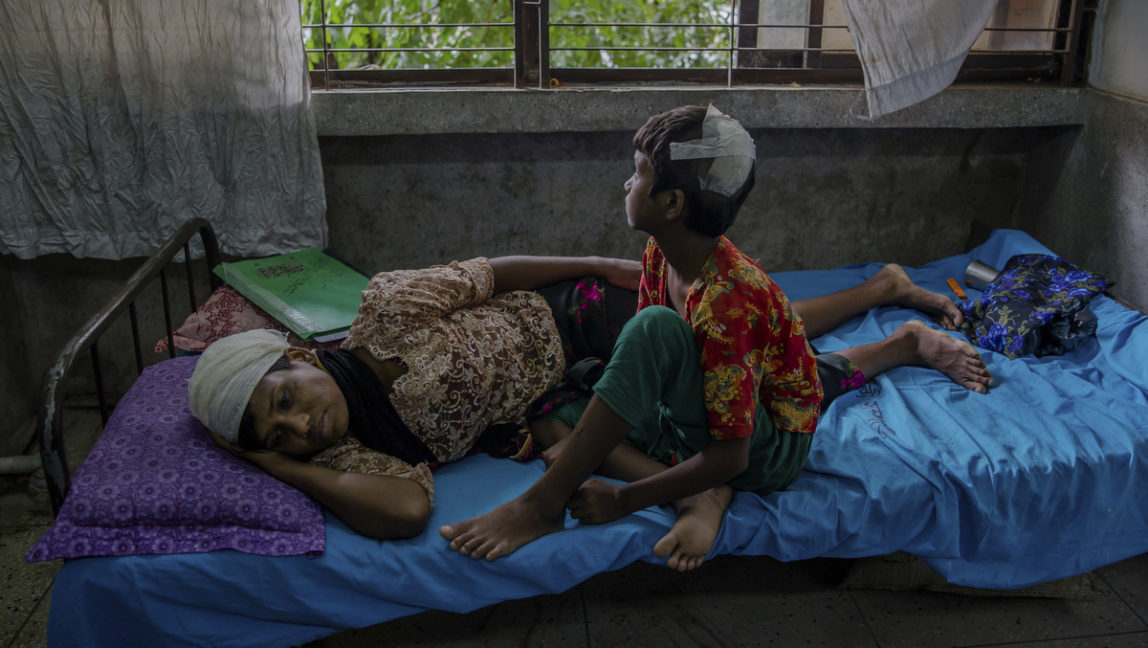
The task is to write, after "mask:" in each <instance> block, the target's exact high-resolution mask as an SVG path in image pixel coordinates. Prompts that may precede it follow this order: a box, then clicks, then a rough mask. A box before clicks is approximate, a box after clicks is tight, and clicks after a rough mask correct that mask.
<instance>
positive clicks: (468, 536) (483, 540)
mask: <svg viewBox="0 0 1148 648" xmlns="http://www.w3.org/2000/svg"><path fill="white" fill-rule="evenodd" d="M565 517H566V513H565V511H564V510H562V511H561V512H560V513H559V515H558V516H557V517H554V518H548V517H546V516H544V515H543V514H542V513H541V511H540V510H539V507H537V506H534V505H533V504H532V502H531V501H529V500H527V499H526V498H524V497H521V496H520V497H518V498H516V499H513V500H511V501H509V502H507V503H505V504H503V505H502V506H499V507H498V508H496V509H494V510H493V511H491V512H490V513H487V514H486V515H480V516H478V517H473V518H470V519H469V520H466V521H465V522H460V523H458V524H448V525H444V526H442V527H440V528H439V530H438V532H439V534H440V535H442V537H443V538H446V539H447V540H449V541H450V548H451V549H453V550H455V551H457V552H459V553H460V554H462V555H464V556H470V557H471V558H486V559H487V560H494V559H495V558H498V557H500V556H505V555H507V554H510V553H513V552H514V551H515V550H516V549H518V548H519V547H521V546H523V545H525V544H528V543H530V542H533V541H534V540H537V539H538V538H541V537H542V536H544V535H548V534H550V533H554V532H555V531H561V530H562V522H563V520H564V519H565Z"/></svg>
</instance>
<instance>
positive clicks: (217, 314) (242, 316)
mask: <svg viewBox="0 0 1148 648" xmlns="http://www.w3.org/2000/svg"><path fill="white" fill-rule="evenodd" d="M261 328H266V329H273V330H276V331H283V332H285V333H287V341H288V342H289V343H290V344H291V345H292V346H298V347H304V348H308V349H337V348H339V344H340V343H339V342H328V343H326V344H320V343H318V342H308V341H305V340H303V339H302V338H300V337H299V336H298V335H295V334H294V333H291V332H290V331H288V330H287V327H286V326H283V325H282V324H280V323H279V322H278V321H277V320H276V319H275V318H274V317H271V316H270V315H268V314H267V311H265V310H263V309H262V308H259V307H258V306H256V305H255V304H253V303H251V301H250V300H248V299H247V298H246V297H244V296H243V295H241V294H239V291H237V290H236V289H234V288H232V287H231V286H229V285H227V284H224V285H223V286H220V287H219V288H218V289H216V291H215V292H213V293H211V297H209V298H208V299H207V301H205V302H203V305H202V306H200V307H199V310H197V311H195V312H194V313H192V314H191V315H188V316H187V319H185V320H184V321H183V325H182V326H180V327H179V328H178V329H176V330H175V331H174V332H173V333H172V338H173V339H174V340H175V348H177V349H180V350H183V351H190V352H194V353H197V352H200V351H203V350H204V349H206V348H207V347H208V346H210V345H211V343H213V342H215V341H216V340H218V339H220V338H224V337H227V336H228V335H232V334H234V333H242V332H243V331H250V330H253V329H261ZM165 351H167V338H166V337H164V338H161V339H160V340H159V341H158V342H156V344H155V352H156V353H163V352H165Z"/></svg>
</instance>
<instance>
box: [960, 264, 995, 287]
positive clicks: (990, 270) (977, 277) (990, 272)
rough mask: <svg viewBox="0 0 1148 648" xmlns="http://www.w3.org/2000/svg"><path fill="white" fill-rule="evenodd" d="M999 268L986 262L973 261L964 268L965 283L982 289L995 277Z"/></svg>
mask: <svg viewBox="0 0 1148 648" xmlns="http://www.w3.org/2000/svg"><path fill="white" fill-rule="evenodd" d="M998 274H1000V270H997V269H996V268H994V267H992V266H991V265H989V264H987V263H981V262H980V261H973V262H972V263H970V264H969V267H967V268H965V285H966V286H969V287H970V288H977V289H983V288H984V287H985V286H986V285H987V284H988V283H989V282H991V281H992V280H993V279H996V278H997V275H998Z"/></svg>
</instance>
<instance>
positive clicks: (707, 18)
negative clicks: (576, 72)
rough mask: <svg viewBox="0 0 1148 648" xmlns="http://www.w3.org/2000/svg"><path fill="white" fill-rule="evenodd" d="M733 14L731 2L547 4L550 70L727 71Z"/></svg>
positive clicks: (580, 0) (555, 0)
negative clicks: (722, 69)
mask: <svg viewBox="0 0 1148 648" xmlns="http://www.w3.org/2000/svg"><path fill="white" fill-rule="evenodd" d="M732 8H733V3H731V2H729V0H721V1H715V0H685V1H683V2H648V1H646V0H625V1H623V2H618V1H609V0H598V1H594V0H589V1H587V0H577V1H576V0H551V2H550V23H551V26H550V49H551V54H550V65H551V67H566V68H629V67H634V68H678V69H681V68H712V67H725V66H726V65H728V64H729V57H730V54H729V48H730V47H731V42H732V41H731V33H730V32H731V31H732V30H731V27H730V11H731V10H732Z"/></svg>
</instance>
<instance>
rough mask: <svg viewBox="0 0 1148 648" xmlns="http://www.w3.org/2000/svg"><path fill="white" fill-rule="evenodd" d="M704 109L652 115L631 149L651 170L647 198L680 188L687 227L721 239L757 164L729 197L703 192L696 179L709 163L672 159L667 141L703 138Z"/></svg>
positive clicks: (744, 193)
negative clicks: (683, 195) (684, 199)
mask: <svg viewBox="0 0 1148 648" xmlns="http://www.w3.org/2000/svg"><path fill="white" fill-rule="evenodd" d="M707 110H708V109H707V108H706V107H705V106H681V107H680V108H674V109H673V110H668V111H666V112H664V113H661V114H660V115H654V116H653V117H650V118H649V119H648V120H646V123H645V124H644V125H643V126H642V127H641V128H639V129H638V132H637V133H634V141H633V144H634V148H635V149H636V150H638V151H641V152H642V153H643V154H644V155H645V156H646V157H647V158H649V160H650V166H652V167H653V169H654V178H655V180H654V186H653V187H652V188H651V189H650V196H651V197H652V196H653V195H654V194H656V193H658V192H659V191H665V190H667V189H680V190H681V191H682V193H684V194H685V196H686V207H687V209H688V210H689V211H688V216H687V220H686V225H687V226H688V227H689V228H690V229H692V230H694V231H695V232H697V233H699V234H702V235H705V236H720V235H722V234H725V232H726V230H728V229H729V228H730V226H731V225H733V221H734V219H736V218H737V211H738V210H739V209H741V205H742V203H744V202H745V199H746V196H748V195H749V192H750V190H751V189H753V181H754V171H755V170H756V168H757V165H756V163H755V164H754V166H752V167H750V171H749V176H748V177H747V178H746V179H745V183H744V184H742V186H741V187H740V188H738V190H737V191H736V192H734V194H733V195H732V196H723V195H721V194H719V193H716V192H713V191H703V190H702V189H701V186H700V183H699V181H698V176H699V175H700V174H701V173H702V172H704V171H707V170H708V168H709V165H710V164H711V163H712V160H707V159H700V160H671V159H670V142H688V141H690V140H695V139H700V138H701V136H702V121H703V120H704V119H705V117H706V111H707Z"/></svg>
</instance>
